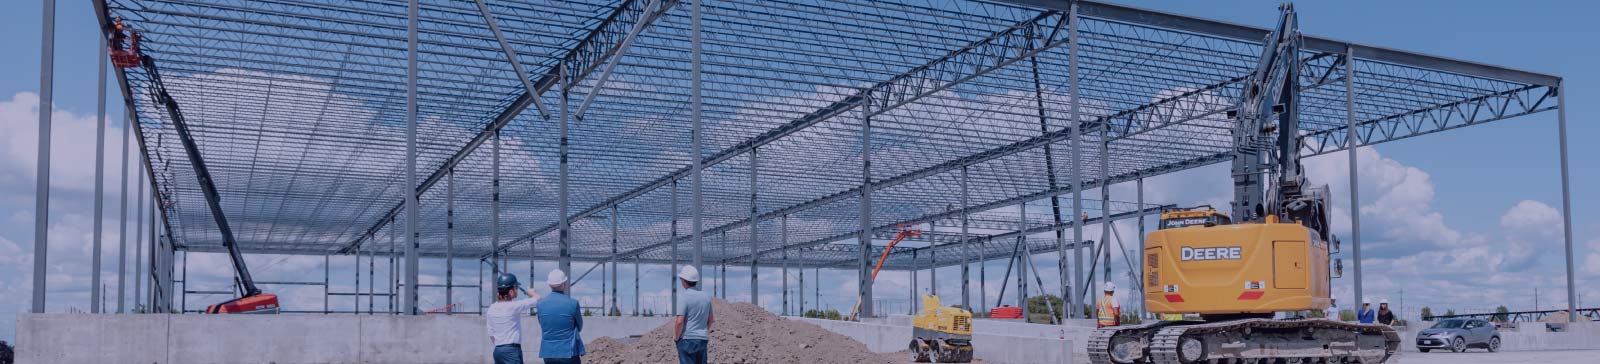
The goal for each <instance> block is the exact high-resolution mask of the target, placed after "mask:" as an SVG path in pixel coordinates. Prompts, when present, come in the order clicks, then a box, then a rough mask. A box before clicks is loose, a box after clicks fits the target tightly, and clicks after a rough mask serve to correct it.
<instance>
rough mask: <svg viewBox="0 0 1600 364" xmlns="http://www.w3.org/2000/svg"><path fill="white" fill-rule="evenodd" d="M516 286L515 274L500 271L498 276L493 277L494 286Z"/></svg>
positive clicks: (504, 287)
mask: <svg viewBox="0 0 1600 364" xmlns="http://www.w3.org/2000/svg"><path fill="white" fill-rule="evenodd" d="M516 286H517V276H515V275H512V274H511V273H500V276H499V277H495V279H494V287H495V288H500V289H506V288H512V287H516Z"/></svg>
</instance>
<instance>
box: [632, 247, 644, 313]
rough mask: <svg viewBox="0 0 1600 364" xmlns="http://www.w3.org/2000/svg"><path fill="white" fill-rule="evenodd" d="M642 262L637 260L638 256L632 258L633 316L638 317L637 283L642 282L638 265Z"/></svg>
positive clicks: (639, 259)
mask: <svg viewBox="0 0 1600 364" xmlns="http://www.w3.org/2000/svg"><path fill="white" fill-rule="evenodd" d="M643 260H644V259H641V258H639V256H637V255H635V256H633V315H634V316H639V313H640V311H641V310H640V309H639V282H643V281H641V280H639V265H640V264H642V263H643Z"/></svg>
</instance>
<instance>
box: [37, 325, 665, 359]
mask: <svg viewBox="0 0 1600 364" xmlns="http://www.w3.org/2000/svg"><path fill="white" fill-rule="evenodd" d="M665 323H667V318H665V317H588V318H585V319H584V330H583V339H584V341H585V342H587V341H592V340H594V339H597V338H600V337H602V336H606V337H613V338H623V337H628V336H634V335H643V334H645V333H647V332H649V331H650V330H653V329H655V328H656V327H657V326H660V325H662V324H665ZM522 327H523V328H524V330H523V334H524V336H523V340H522V342H523V344H522V347H523V352H524V354H525V357H527V358H535V357H537V356H538V355H537V353H538V350H539V331H538V329H537V328H538V327H539V326H538V323H537V322H535V321H534V319H533V318H532V317H525V318H524V319H523V322H522ZM491 348H492V345H490V342H489V338H488V334H487V333H486V332H485V329H484V323H483V317H481V316H476V315H453V316H443V315H429V316H366V315H274V316H254V315H239V316H207V315H82V314H21V315H18V317H17V363H21V364H29V363H52V364H54V363H62V364H72V363H129V364H165V363H171V364H183V363H276V364H295V363H485V362H489V361H492V359H491V358H490V357H489V353H490V350H491Z"/></svg>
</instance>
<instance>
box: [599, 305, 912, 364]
mask: <svg viewBox="0 0 1600 364" xmlns="http://www.w3.org/2000/svg"><path fill="white" fill-rule="evenodd" d="M711 311H712V318H713V320H714V321H713V322H712V324H711V340H710V344H709V346H710V354H711V357H710V362H712V363H718V364H740V363H817V364H900V363H905V362H906V361H907V359H909V358H910V354H906V353H873V352H871V351H869V350H867V346H866V345H863V344H861V342H859V341H856V340H855V339H851V338H849V337H847V336H844V335H840V334H836V333H833V332H832V331H828V330H825V329H823V328H821V327H817V326H816V325H812V324H808V323H805V322H800V321H795V320H789V319H786V318H782V317H778V316H777V315H773V314H772V313H769V312H767V311H766V310H764V309H762V308H760V307H757V306H755V305H752V304H749V303H729V302H727V301H723V300H720V299H712V300H711ZM674 328H675V327H674V325H673V323H672V322H670V321H669V322H667V323H666V324H664V325H661V327H657V328H655V330H651V331H650V333H648V334H645V335H644V336H643V337H640V338H639V339H637V340H634V341H633V344H632V345H623V344H622V343H621V342H619V341H617V340H613V339H611V338H605V337H602V338H599V339H595V340H594V341H593V342H590V343H588V345H587V348H588V352H589V354H588V355H585V356H584V357H583V362H584V363H594V364H655V363H677V362H678V349H677V346H676V345H675V343H674V341H673V337H674V336H675V334H676V333H675V332H673V329H674Z"/></svg>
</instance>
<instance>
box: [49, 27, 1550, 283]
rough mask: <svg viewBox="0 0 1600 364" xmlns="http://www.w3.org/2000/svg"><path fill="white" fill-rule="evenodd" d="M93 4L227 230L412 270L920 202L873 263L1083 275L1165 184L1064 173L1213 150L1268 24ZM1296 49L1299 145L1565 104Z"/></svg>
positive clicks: (1377, 60)
mask: <svg viewBox="0 0 1600 364" xmlns="http://www.w3.org/2000/svg"><path fill="white" fill-rule="evenodd" d="M702 2H703V3H702ZM96 5H97V7H96V11H97V15H98V16H99V17H100V19H101V22H102V26H103V27H106V28H107V29H109V25H110V21H111V19H112V18H113V17H122V18H125V19H126V20H127V23H128V24H130V25H132V27H133V28H134V29H136V30H138V31H140V32H141V33H142V34H143V35H144V43H143V49H144V52H145V53H146V54H148V55H149V56H150V57H151V58H152V59H153V60H154V61H155V62H159V63H160V64H161V67H162V69H163V70H164V72H163V73H165V77H164V79H163V81H164V82H163V83H164V84H163V85H159V86H160V87H164V88H165V89H167V90H169V91H170V92H171V94H172V96H173V98H174V99H176V100H177V101H178V103H180V104H181V105H183V113H184V116H185V119H187V120H192V121H190V123H191V124H192V128H193V130H194V134H195V138H196V139H197V141H198V144H199V147H200V150H201V153H202V154H204V155H205V156H206V160H207V161H208V162H209V163H210V164H211V166H210V168H211V170H212V171H213V173H214V174H215V180H216V183H217V185H218V187H219V189H220V192H221V195H222V200H223V202H224V205H223V207H224V208H223V210H224V211H225V214H226V215H227V216H226V217H227V219H229V221H230V222H231V223H232V224H234V225H235V230H236V234H238V239H239V241H240V243H241V245H242V246H243V247H244V250H245V251H246V252H249V253H276V254H301V255H323V256H327V255H355V256H357V257H358V259H359V256H360V255H361V253H362V252H366V253H367V255H368V259H369V261H368V262H369V263H368V264H369V265H371V264H374V263H372V262H373V260H375V259H374V258H376V257H380V256H382V257H389V258H401V257H403V258H406V259H409V261H411V262H413V263H411V264H405V265H406V266H408V271H407V274H408V275H409V277H407V279H406V282H407V283H408V284H406V285H405V286H407V287H422V286H421V285H418V284H417V283H416V281H415V274H416V273H415V272H416V270H415V266H416V264H415V263H414V262H415V261H416V260H415V259H416V258H418V257H435V258H437V257H471V258H476V259H482V260H485V261H486V262H489V263H494V264H490V266H491V267H499V266H500V262H504V261H506V260H509V259H519V260H523V259H534V260H540V261H557V262H559V264H561V266H562V268H563V269H569V272H571V271H570V264H571V263H570V262H571V261H573V260H577V261H587V262H612V263H614V262H619V261H620V262H626V261H632V262H635V263H645V264H651V263H661V264H674V265H676V264H677V263H680V262H693V263H692V264H696V265H699V264H724V265H726V264H743V265H748V266H750V267H758V266H759V267H774V268H776V267H784V268H785V269H787V268H788V267H797V268H805V267H812V268H816V267H822V268H847V269H857V270H858V271H861V272H863V273H862V274H863V275H865V271H866V270H867V269H866V268H868V267H867V266H866V265H867V264H869V262H868V258H867V256H868V255H870V254H876V253H877V252H881V249H882V247H881V246H880V245H876V244H877V243H876V241H878V240H883V239H885V236H886V235H887V234H892V232H893V230H894V229H896V227H900V226H911V227H915V228H919V229H923V228H926V227H929V226H932V225H937V226H939V227H941V228H942V229H929V230H934V231H933V232H934V233H933V234H929V235H928V238H926V239H924V240H919V241H913V242H911V243H910V244H909V245H908V247H905V248H896V249H895V250H894V251H893V252H892V256H893V258H892V259H890V260H889V262H888V264H887V265H886V267H885V268H886V269H894V270H919V269H928V268H929V267H939V266H950V265H960V266H963V267H965V266H967V265H968V263H969V262H970V261H971V260H979V261H983V260H988V259H993V258H996V257H1005V256H1008V255H1009V252H1010V250H1011V249H1010V248H1011V247H1014V246H1017V245H1016V244H1017V243H1019V242H1025V243H1026V251H1028V252H1033V253H1043V252H1050V251H1054V252H1056V253H1059V254H1061V257H1062V262H1061V264H1060V265H1059V267H1061V268H1063V270H1062V274H1063V282H1064V283H1063V284H1071V283H1069V282H1077V283H1078V284H1077V285H1074V286H1077V287H1082V286H1083V284H1086V280H1085V279H1084V278H1083V277H1082V276H1081V270H1082V269H1083V268H1084V266H1085V264H1083V261H1082V260H1081V255H1080V256H1079V259H1078V260H1077V261H1076V262H1073V263H1071V264H1070V265H1069V264H1068V263H1067V262H1066V259H1065V257H1066V252H1067V251H1068V250H1069V249H1070V250H1072V251H1075V252H1076V251H1080V248H1082V247H1090V248H1093V246H1092V245H1093V244H1091V243H1092V242H1089V241H1087V239H1084V238H1083V235H1082V232H1081V229H1082V227H1083V226H1084V225H1086V224H1097V223H1101V222H1106V221H1112V220H1116V219H1127V218H1136V217H1139V216H1143V215H1146V214H1150V213H1153V212H1155V211H1159V209H1160V208H1162V207H1163V206H1158V205H1148V204H1143V202H1142V194H1141V197H1140V198H1141V201H1140V202H1136V203H1129V202H1120V201H1110V199H1109V198H1108V197H1106V195H1105V194H1102V197H1100V198H1098V199H1093V200H1090V199H1083V198H1082V196H1081V192H1082V191H1084V190H1091V191H1093V190H1096V189H1101V188H1102V187H1105V186H1109V185H1112V184H1117V183H1124V182H1134V181H1141V180H1142V179H1143V178H1146V177H1152V176H1157V175H1161V174H1166V173H1172V172H1176V171H1181V170H1186V169H1190V168H1195V167H1199V166H1205V165H1210V164H1215V163H1222V162H1227V161H1229V160H1230V159H1231V158H1232V152H1233V149H1234V148H1233V146H1232V145H1231V143H1232V139H1231V136H1230V134H1229V130H1230V128H1231V121H1230V120H1229V119H1228V118H1227V117H1226V113H1227V112H1228V111H1230V110H1231V109H1232V108H1233V106H1234V102H1235V101H1236V99H1237V98H1238V95H1239V94H1240V87H1242V84H1243V81H1244V79H1245V78H1246V76H1247V74H1248V73H1249V72H1251V71H1252V70H1253V69H1254V67H1255V62H1256V58H1257V55H1259V54H1260V51H1261V49H1260V47H1261V45H1260V43H1261V41H1262V39H1263V37H1265V36H1266V35H1267V32H1268V30H1266V29H1262V28H1258V27H1251V26H1245V25H1238V24H1231V23H1225V22H1219V21H1214V20H1207V19H1200V18H1194V17H1187V16H1182V15H1176V14H1169V13H1163V12H1157V11H1151V10H1144V9H1138V8H1133V7H1127V6H1120V5H1113V4H1105V3H1098V2H1091V1H1065V0H1003V1H988V0H985V1H960V2H949V3H938V4H936V5H927V4H924V3H921V2H914V1H868V0H841V1H822V0H775V1H754V0H716V1H695V0H691V1H676V0H620V1H618V0H532V1H519V2H501V1H484V0H475V1H444V0H424V1H417V0H410V1H409V2H407V1H395V0H361V1H328V0H250V1H245V0H97V1H96ZM1301 61H1302V62H1303V66H1302V67H1301V69H1302V70H1303V74H1302V75H1300V79H1301V80H1303V82H1302V84H1301V85H1300V88H1301V89H1300V92H1301V93H1302V99H1303V100H1304V102H1303V103H1302V105H1301V106H1300V110H1299V113H1300V115H1301V116H1302V120H1301V127H1302V128H1304V129H1305V131H1306V132H1305V133H1304V134H1302V135H1301V138H1302V139H1303V140H1304V143H1303V145H1304V150H1303V152H1304V153H1305V154H1308V155H1321V154H1328V153H1334V152H1338V151H1350V150H1352V148H1351V147H1352V146H1366V145H1374V144H1378V143H1383V142H1388V141H1393V140H1399V139H1405V138H1410V137H1415V136H1421V135H1426V134H1431V133H1437V132H1441V131H1446V130H1451V129H1455V128H1460V127H1465V126H1470V125H1475V124H1481V123H1486V122H1491V121H1496V120H1502V119H1506V118H1511V117H1516V116H1521V115H1527V114H1532V113H1537V112H1542V111H1548V110H1552V109H1560V108H1561V106H1562V102H1561V101H1562V100H1561V98H1560V97H1559V96H1560V92H1559V90H1560V88H1561V82H1562V81H1561V79H1560V78H1559V77H1556V76H1551V75H1546V74H1540V73H1536V72H1528V71H1521V70H1515V69H1510V68H1504V67H1498V66H1492V65H1485V64H1480V63H1474V62H1467V61H1460V60H1453V59H1449V58H1443V57H1437V56H1430V55H1424V54H1418V53H1413V52H1407V51H1401V50H1394V49H1387V48H1381V47H1375V46H1368V45H1362V44H1355V43H1349V42H1343V41H1337V40H1331V39H1326V38H1319V37H1314V36H1309V35H1308V36H1306V38H1305V47H1304V52H1303V53H1302V54H1301ZM46 63H47V64H48V62H46ZM116 76H117V81H118V85H117V86H118V88H119V89H120V91H121V93H122V96H123V99H124V102H125V103H126V106H127V107H128V109H129V110H130V115H132V116H131V117H132V118H133V119H132V121H133V124H134V125H135V128H133V129H134V131H135V133H136V134H135V138H136V139H137V140H138V141H139V150H140V151H142V152H144V153H145V154H146V155H147V157H146V158H145V159H144V161H143V162H144V163H145V165H146V166H147V167H148V170H149V171H150V173H149V174H148V178H150V180H151V183H152V184H153V186H154V189H155V191H156V193H155V199H156V201H157V202H156V205H157V206H158V208H157V210H158V211H159V221H160V223H161V224H162V234H164V235H163V236H165V237H167V239H165V240H164V241H168V242H170V244H171V247H172V249H175V250H177V251H184V252H215V251H221V249H222V247H221V245H220V243H219V237H218V232H217V231H216V226H215V225H214V224H212V223H210V221H211V217H210V216H209V212H208V211H206V209H205V208H204V203H205V202H204V198H202V197H201V195H200V191H199V189H198V187H196V186H195V184H194V183H193V181H194V180H195V178H194V176H193V170H192V168H191V167H190V166H189V165H188V162H187V161H186V159H185V158H184V156H183V151H182V149H181V148H179V147H178V142H177V139H176V138H177V137H176V136H175V134H174V132H173V131H172V128H171V124H170V121H169V120H167V116H166V115H165V113H164V112H160V110H161V109H159V107H160V106H159V105H158V104H157V103H156V100H155V99H154V98H153V97H152V96H151V95H150V92H151V91H150V90H152V89H154V88H156V87H157V86H158V85H152V84H151V83H150V82H151V78H150V77H149V75H146V74H143V71H142V70H140V69H136V68H128V69H119V71H118V72H117V73H116ZM47 77H48V76H47ZM47 80H48V79H47ZM406 100H410V101H409V102H408V101H406ZM530 109H531V110H530ZM1561 114H1562V118H1561V123H1562V124H1561V125H1562V161H1563V163H1562V173H1563V174H1562V182H1563V188H1564V192H1565V188H1566V163H1565V161H1566V155H1565V151H1566V149H1565V118H1564V113H1561ZM408 142H409V143H414V146H411V147H407V145H408ZM485 144H488V145H489V146H488V147H487V148H484V145H485ZM41 154H44V155H47V153H41ZM1062 161H1067V162H1066V163H1063V162H1062ZM1351 163H1352V169H1353V167H1354V164H1353V163H1355V162H1354V161H1352V162H1351ZM407 176H410V177H407ZM43 178H45V177H43V176H41V179H43ZM1352 178H1354V177H1352ZM440 182H444V183H440ZM440 185H445V186H447V187H444V186H440ZM680 185H682V186H680ZM1140 186H1142V184H1140ZM680 187H681V188H680ZM1141 191H1142V187H1141ZM1068 195H1070V196H1071V197H1070V198H1067V196H1068ZM1566 196H1567V194H1566V193H1563V198H1564V201H1563V204H1564V208H1566V212H1567V214H1566V216H1567V218H1568V219H1570V203H1568V202H1567V201H1565V198H1566ZM413 198H414V199H415V200H414V202H408V201H407V200H411V199H413ZM680 200H683V201H687V202H688V203H681V204H680V203H679V201H680ZM408 203H411V204H415V205H417V206H418V208H416V209H407V208H405V206H407V204H408ZM1026 204H1032V205H1033V206H1035V207H1034V208H1033V209H1026V210H1024V212H1023V213H1020V214H1019V213H1018V212H1017V211H1018V208H1017V206H1019V205H1026ZM1039 206H1049V209H1048V210H1046V209H1042V208H1039ZM44 208H45V207H41V209H44ZM1063 208H1066V209H1070V210H1071V211H1072V212H1071V213H1063V212H1062V209H1063ZM1064 215H1065V216H1064ZM685 219H687V220H689V223H688V224H686V225H687V226H688V228H687V229H680V221H682V220H685ZM1568 226H1569V228H1568V229H1569V231H1568V233H1567V236H1568V238H1567V240H1568V241H1567V245H1568V260H1569V278H1568V279H1569V284H1570V281H1571V279H1572V278H1571V272H1570V259H1571V250H1570V249H1571V247H1570V245H1571V241H1570V240H1571V234H1570V223H1569V224H1568ZM957 228H959V230H956V229H957ZM1141 228H1142V224H1141ZM1068 229H1071V230H1072V231H1073V235H1072V237H1070V238H1069V237H1067V236H1066V234H1065V232H1066V230H1068ZM1019 231H1020V232H1021V233H1019ZM1103 231H1104V230H1103ZM396 235H399V236H401V237H402V238H401V242H402V243H403V245H402V246H401V249H400V250H401V252H396V251H394V249H393V247H394V246H393V244H394V243H393V241H394V240H393V239H392V237H394V236H396ZM1045 235H1053V236H1051V237H1049V238H1044V237H1043V236H1045ZM722 236H726V238H713V237H722ZM1102 236H1104V234H1103V233H1102ZM1077 242H1083V243H1077ZM684 244H687V245H684ZM384 245H389V246H388V247H385V246H384ZM680 245H682V246H680ZM1356 246H1357V247H1359V243H1357V244H1356ZM385 248H387V249H388V250H389V252H388V253H385V252H381V251H380V250H381V249H385ZM730 248H731V249H730ZM972 249H976V250H977V251H976V252H974V251H972ZM402 252H403V253H402ZM724 252H726V253H724ZM922 252H932V253H931V254H921V253H922ZM1358 254H1359V253H1358ZM38 257H40V259H43V254H40V255H38ZM934 257H937V259H934ZM1091 259H1092V258H1091ZM170 262H171V260H170V259H169V260H167V263H170ZM358 262H359V260H358ZM358 264H359V263H358ZM167 268H168V269H167V270H168V271H169V272H167V275H168V276H169V279H168V280H167V282H169V283H168V284H170V282H171V279H170V276H171V274H170V273H171V272H170V270H171V269H170V268H171V265H170V264H168V265H167ZM452 269H453V268H452ZM495 269H497V268H495ZM1068 269H1071V270H1073V271H1074V272H1079V273H1073V274H1074V276H1072V277H1067V275H1068V272H1067V270H1068ZM1359 269H1360V268H1359V259H1358V260H1357V268H1356V271H1357V277H1358V278H1357V281H1358V282H1359ZM572 273H574V275H575V276H578V274H576V273H577V272H572ZM962 274H963V281H965V280H966V279H965V277H966V276H967V272H966V270H965V269H963V270H962ZM613 277H615V273H613ZM1068 278H1070V279H1068ZM370 282H371V280H369V285H370V284H371V283H370ZM754 284H755V283H754V277H752V285H754ZM42 286H43V285H42V284H38V285H36V288H42ZM445 286H446V287H450V286H453V285H445ZM860 287H862V288H861V289H862V293H861V295H862V296H864V298H866V299H865V300H864V302H866V304H868V305H870V302H871V299H870V296H871V289H870V282H869V281H868V280H866V279H862V280H861V284H860ZM1358 287H1359V286H1358ZM752 289H754V287H753V288H752ZM786 290H787V289H786ZM963 290H964V291H965V285H963ZM370 291H371V290H370V288H369V294H370ZM1358 291H1359V288H1358ZM786 293H787V292H786ZM356 294H358V295H359V294H360V293H359V285H358V290H357V292H356ZM1358 294H1359V293H1358ZM415 295H416V293H415V291H414V290H411V291H408V292H407V293H406V296H407V297H411V298H412V299H411V300H403V301H414V298H415ZM752 296H754V295H752ZM41 297H42V295H41ZM391 297H392V296H391ZM1358 297H1359V296H1358ZM1358 299H1359V298H1358ZM786 300H787V299H786ZM404 303H409V302H404ZM786 305H787V304H786ZM401 306H402V307H404V308H406V309H407V310H408V311H411V312H415V309H414V305H408V304H402V305H401ZM866 311H867V312H873V311H872V310H871V309H870V307H868V308H867V310H866Z"/></svg>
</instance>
